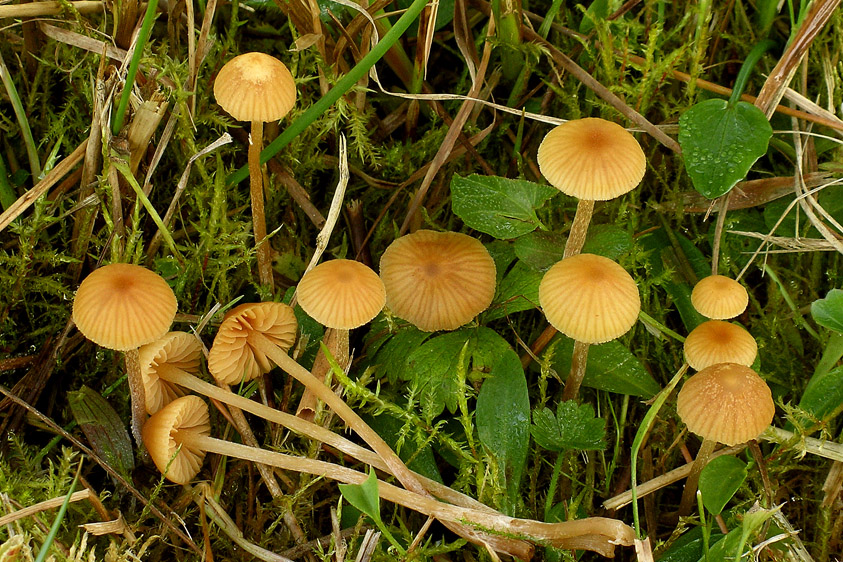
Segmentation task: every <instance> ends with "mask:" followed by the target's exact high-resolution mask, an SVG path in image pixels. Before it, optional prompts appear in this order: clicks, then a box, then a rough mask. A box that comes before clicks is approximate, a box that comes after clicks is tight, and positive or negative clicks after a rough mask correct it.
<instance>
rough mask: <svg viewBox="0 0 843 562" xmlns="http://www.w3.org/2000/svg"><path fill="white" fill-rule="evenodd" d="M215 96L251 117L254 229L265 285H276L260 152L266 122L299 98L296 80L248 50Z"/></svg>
mask: <svg viewBox="0 0 843 562" xmlns="http://www.w3.org/2000/svg"><path fill="white" fill-rule="evenodd" d="M214 97H215V98H216V99H217V103H218V104H219V105H220V107H222V108H223V110H225V111H226V112H227V113H229V114H230V115H231V116H232V117H234V118H235V119H237V120H238V121H250V122H251V123H252V134H251V138H250V141H249V187H250V190H251V191H250V192H251V199H252V229H253V231H254V235H255V247H256V248H257V253H258V274H259V277H260V282H261V284H262V285H267V286H269V287H270V288H271V287H273V285H274V283H273V279H272V264H271V257H270V251H269V250H270V249H269V244H268V243H265V242H264V239H265V238H266V218H265V216H264V214H265V213H264V199H263V178H262V175H261V164H260V153H261V149H262V148H263V124H264V123H265V122H267V121H278V120H279V119H281V118H282V117H284V116H285V115H287V113H289V112H290V110H291V109H292V108H293V105H294V104H295V102H296V83H295V81H294V80H293V75H292V74H290V71H289V70H288V69H287V67H286V66H285V65H284V63H282V62H281V61H279V60H278V59H276V58H275V57H272V56H270V55H267V54H264V53H244V54H242V55H239V56H236V57H234V58H233V59H231V60H230V61H228V62H227V63H226V64H225V65H224V66H223V67H222V68H221V69H220V71H219V74H217V79H216V80H215V81H214Z"/></svg>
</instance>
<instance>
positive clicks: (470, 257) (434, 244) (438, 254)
mask: <svg viewBox="0 0 843 562" xmlns="http://www.w3.org/2000/svg"><path fill="white" fill-rule="evenodd" d="M495 273H496V272H495V262H494V260H492V256H490V255H489V252H488V251H487V250H486V248H485V247H484V246H483V244H481V243H480V241H479V240H476V239H474V238H472V237H471V236H467V235H465V234H460V233H459V232H434V231H432V230H419V231H417V232H415V233H413V234H408V235H406V236H402V237H401V238H398V239H397V240H395V241H394V242H393V243H392V244H390V245H389V247H388V248H387V249H386V251H385V252H384V253H383V257H381V264H380V274H381V279H382V280H383V284H384V287H385V288H386V304H387V306H389V308H390V309H391V310H392V312H393V313H394V314H395V315H396V316H398V317H399V318H403V319H404V320H407V321H409V322H410V323H412V324H414V325H415V326H417V327H418V328H419V329H420V330H424V331H425V332H433V331H436V330H455V329H457V328H459V327H460V326H462V325H463V324H466V323H467V322H469V321H470V320H471V319H472V318H474V317H475V316H477V315H478V314H480V313H481V312H483V311H484V310H486V309H487V308H488V307H489V305H490V304H491V303H492V299H493V298H494V296H495V281H496V279H495Z"/></svg>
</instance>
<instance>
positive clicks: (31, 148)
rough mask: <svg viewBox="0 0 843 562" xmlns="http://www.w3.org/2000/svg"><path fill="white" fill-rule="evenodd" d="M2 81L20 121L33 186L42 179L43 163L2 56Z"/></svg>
mask: <svg viewBox="0 0 843 562" xmlns="http://www.w3.org/2000/svg"><path fill="white" fill-rule="evenodd" d="M0 80H2V82H3V86H4V87H5V88H6V94H8V96H9V101H11V102H12V109H14V111H15V117H17V119H18V125H19V126H20V132H21V136H22V137H23V143H24V146H26V155H27V157H28V158H29V172H30V173H31V174H32V185H35V184H37V183H38V182H39V180H40V179H41V162H40V161H39V160H38V150H37V149H36V148H35V139H33V138H32V130H31V129H30V128H29V121H28V120H27V118H26V111H24V109H23V104H22V103H21V101H20V96H19V95H18V90H17V88H15V83H14V82H12V77H11V76H10V75H9V69H8V67H6V61H4V60H3V56H2V55H0Z"/></svg>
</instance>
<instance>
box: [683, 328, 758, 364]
mask: <svg viewBox="0 0 843 562" xmlns="http://www.w3.org/2000/svg"><path fill="white" fill-rule="evenodd" d="M684 347H685V360H686V361H687V362H688V365H690V366H691V368H692V369H695V370H697V371H701V370H703V369H705V368H706V367H709V366H711V365H716V364H718V363H738V364H739V365H745V366H747V367H749V366H751V365H752V363H753V361H755V356H756V355H757V354H758V344H757V343H755V338H753V337H752V336H751V335H750V333H749V332H747V331H746V330H744V329H743V328H742V327H740V326H738V325H737V324H730V323H729V322H723V321H722V320H709V321H708V322H703V323H702V324H700V325H699V326H697V327H696V328H694V329H693V330H691V333H690V334H688V337H687V338H686V339H685V346H684Z"/></svg>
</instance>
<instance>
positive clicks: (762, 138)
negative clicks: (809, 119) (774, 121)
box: [679, 99, 773, 199]
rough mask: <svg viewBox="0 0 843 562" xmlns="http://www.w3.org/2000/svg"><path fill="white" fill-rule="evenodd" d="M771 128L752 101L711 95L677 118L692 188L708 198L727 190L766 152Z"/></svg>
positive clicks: (771, 132)
mask: <svg viewBox="0 0 843 562" xmlns="http://www.w3.org/2000/svg"><path fill="white" fill-rule="evenodd" d="M772 135H773V128H772V127H771V126H770V122H769V121H767V117H766V116H765V115H764V113H763V112H762V111H761V110H760V109H758V108H757V107H755V106H754V105H752V104H749V103H746V102H742V101H741V102H737V103H735V104H730V103H729V102H727V101H726V100H720V99H714V100H707V101H704V102H702V103H698V104H697V105H695V106H694V107H692V108H691V109H689V110H688V111H686V112H685V113H684V114H682V117H680V118H679V144H680V145H681V146H682V154H683V156H684V158H685V169H686V170H687V171H688V175H690V176H691V180H692V181H693V182H694V188H695V189H696V190H697V191H699V192H700V193H701V194H703V195H704V196H706V197H708V198H709V199H714V198H716V197H720V196H721V195H724V194H726V193H728V192H729V190H730V189H732V187H733V186H734V185H735V184H736V183H738V182H739V181H740V180H742V179H743V178H744V177H745V176H746V173H747V172H748V171H749V169H750V168H751V167H752V165H753V164H754V163H755V161H756V160H758V159H759V158H760V157H761V156H763V155H764V153H765V152H767V145H768V143H769V142H770V137H771V136H772Z"/></svg>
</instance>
